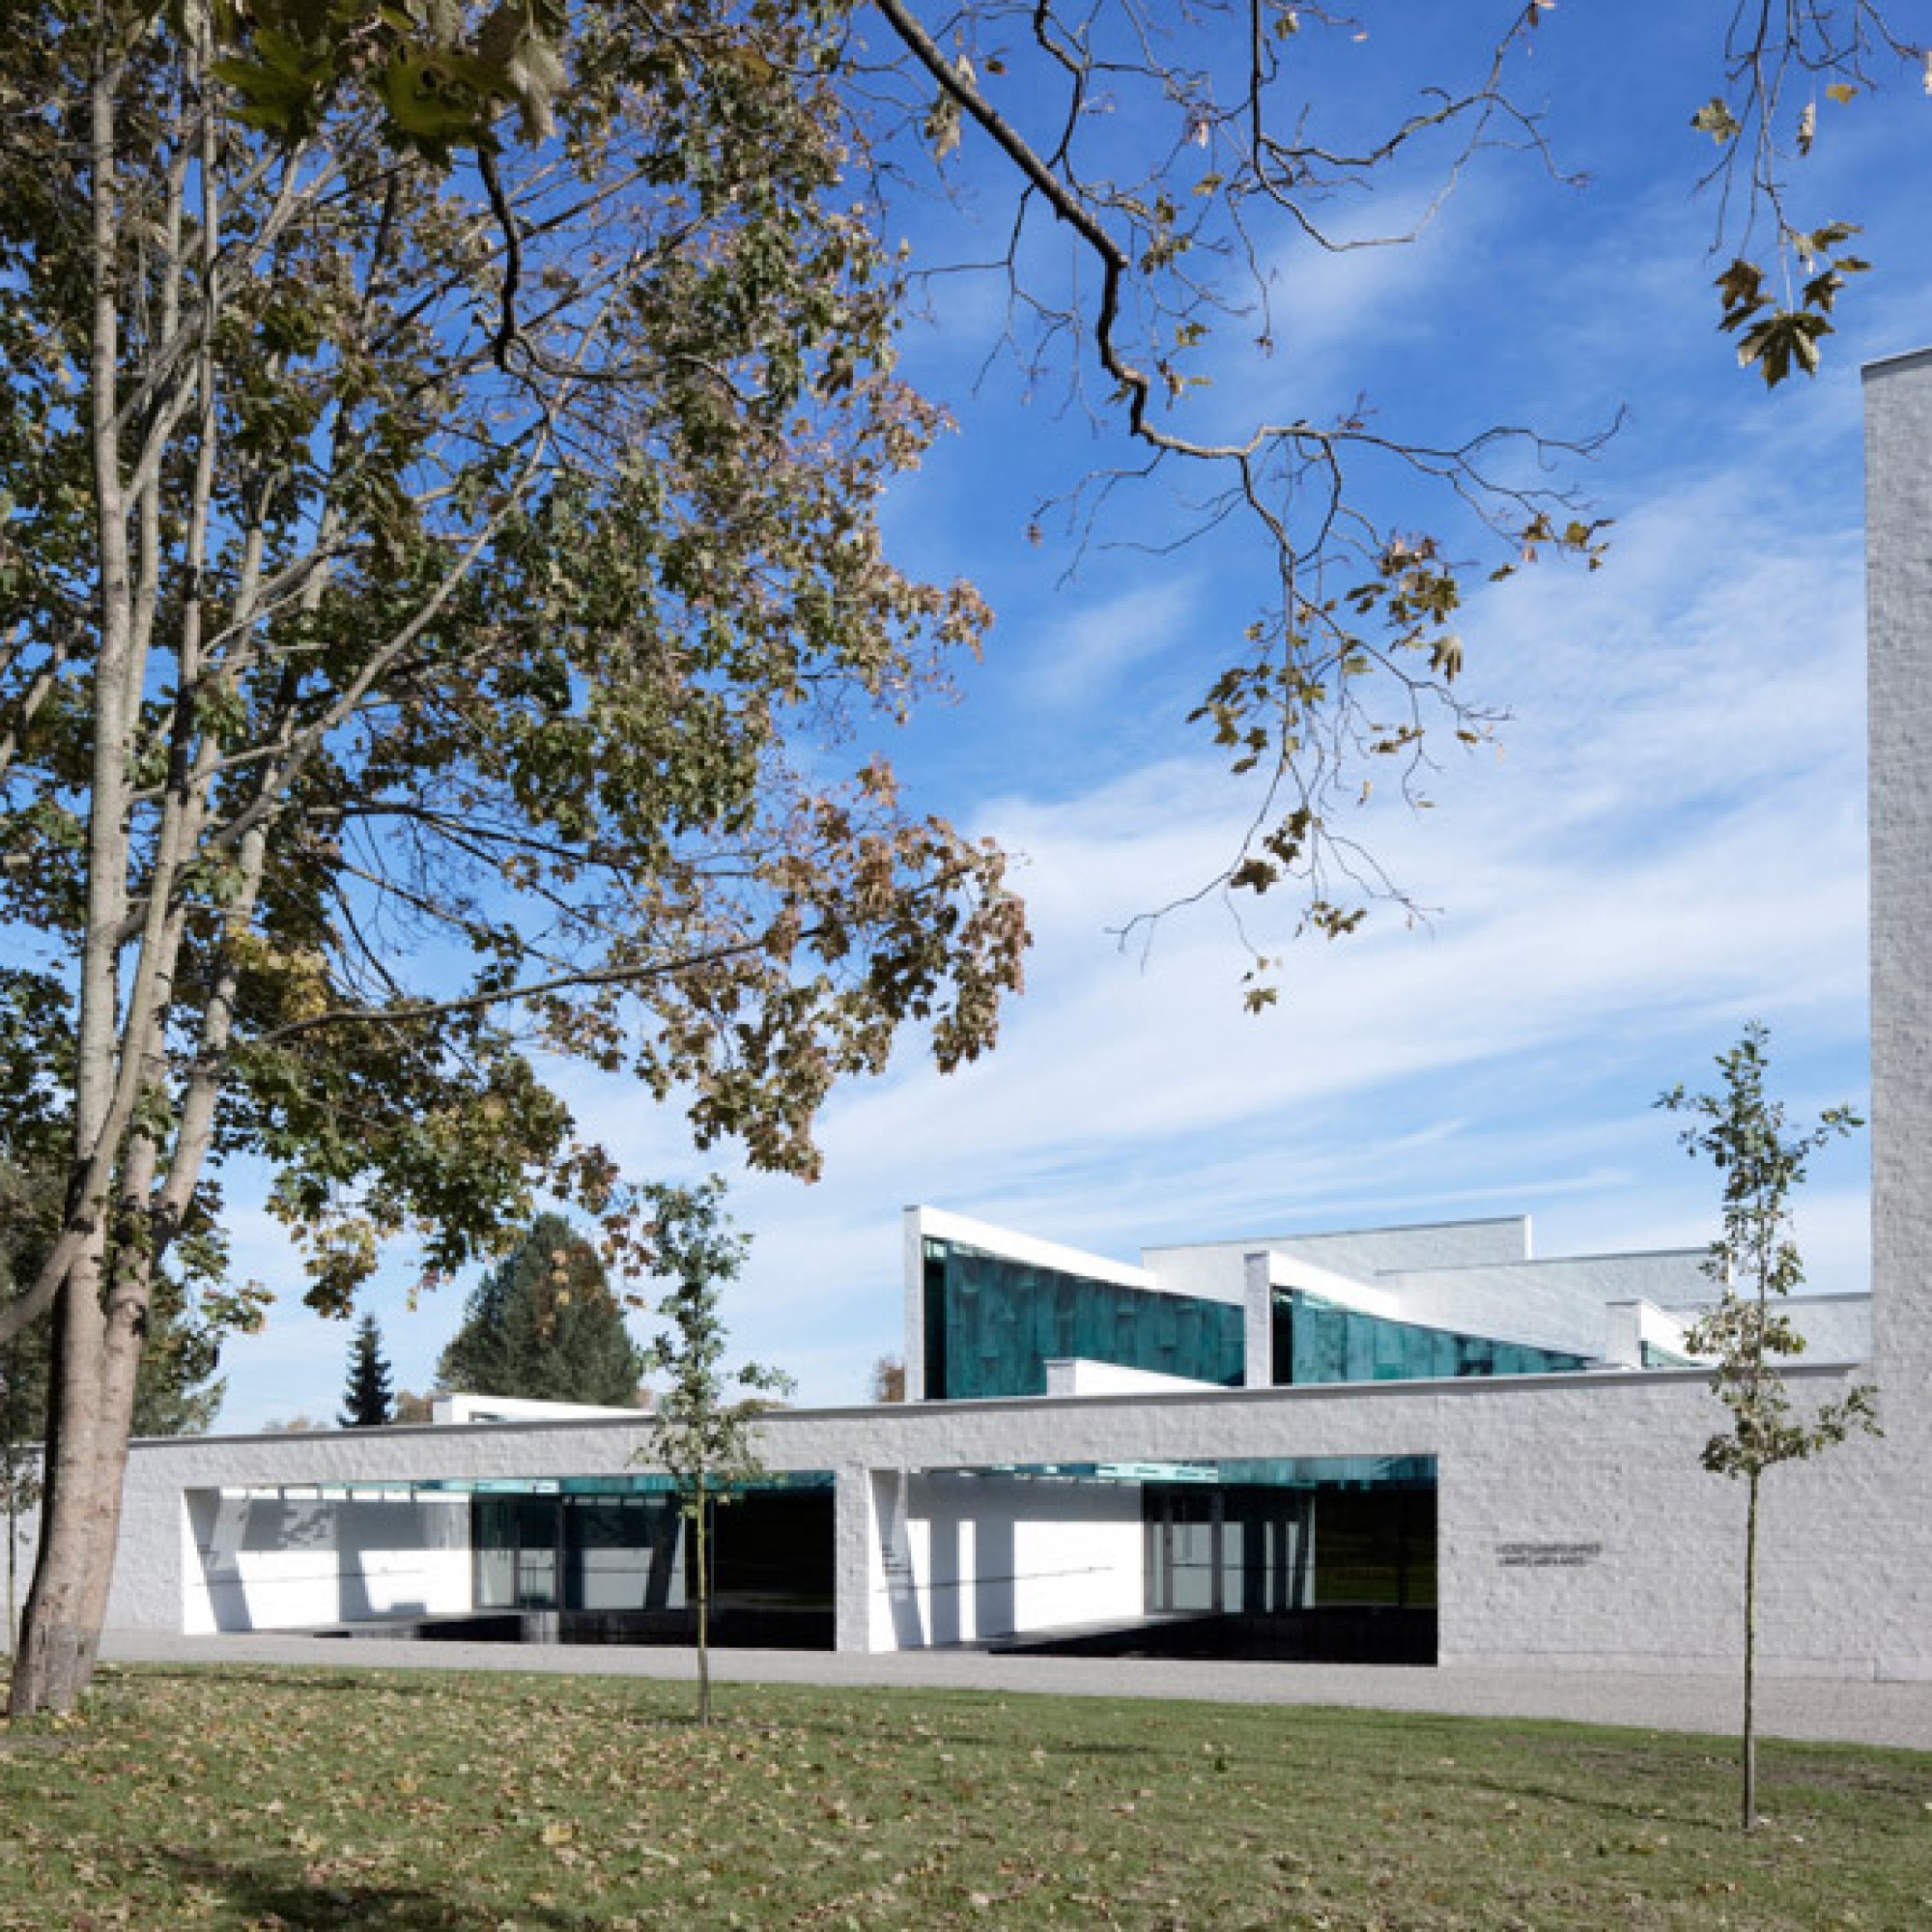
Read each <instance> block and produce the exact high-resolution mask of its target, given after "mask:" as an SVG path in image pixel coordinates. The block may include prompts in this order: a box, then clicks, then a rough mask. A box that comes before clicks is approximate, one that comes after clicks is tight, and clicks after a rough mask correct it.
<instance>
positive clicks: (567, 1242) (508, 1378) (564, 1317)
mask: <svg viewBox="0 0 1932 1932" xmlns="http://www.w3.org/2000/svg"><path fill="white" fill-rule="evenodd" d="M642 1374H643V1357H642V1354H641V1352H640V1350H639V1348H638V1346H637V1344H636V1343H635V1342H633V1341H632V1340H631V1336H630V1331H629V1330H628V1329H627V1328H626V1327H625V1326H624V1312H623V1310H622V1309H621V1308H620V1307H618V1305H617V1301H616V1297H615V1296H614V1295H612V1294H611V1289H610V1284H609V1283H608V1282H607V1281H606V1280H605V1276H604V1264H603V1263H602V1262H601V1261H600V1260H599V1259H598V1257H597V1251H596V1250H595V1249H594V1248H593V1247H592V1246H591V1245H590V1243H589V1242H588V1241H586V1240H585V1239H584V1238H583V1236H582V1235H580V1234H579V1233H578V1232H577V1230H576V1229H574V1228H573V1227H572V1226H571V1225H570V1223H569V1222H568V1221H566V1220H565V1219H564V1218H563V1216H562V1215H560V1214H540V1215H538V1217H537V1218H536V1220H535V1221H534V1222H533V1223H532V1224H531V1226H530V1232H529V1233H528V1234H527V1235H526V1236H524V1239H523V1240H522V1242H520V1243H519V1245H518V1246H517V1247H516V1249H515V1250H514V1251H513V1252H512V1253H511V1254H510V1255H509V1256H508V1257H507V1258H506V1259H505V1260H504V1261H502V1262H501V1263H499V1264H498V1265H497V1266H496V1267H495V1268H493V1269H492V1270H491V1271H490V1272H489V1273H488V1274H487V1275H485V1276H484V1277H483V1280H482V1281H481V1282H480V1283H479V1284H478V1285H477V1287H476V1289H475V1291H474V1293H471V1295H470V1297H469V1301H468V1302H467V1303H466V1304H465V1307H464V1311H463V1325H462V1327H460V1328H459V1329H458V1330H457V1331H456V1334H455V1335H454V1336H453V1337H452V1338H451V1340H450V1343H449V1346H448V1347H447V1348H446V1349H445V1350H443V1351H442V1359H441V1361H440V1363H439V1364H438V1365H437V1379H438V1381H439V1382H440V1385H441V1386H442V1387H444V1388H447V1389H460V1390H462V1391H463V1392H464V1393H466V1394H469V1395H499V1396H521V1397H523V1398H525V1399H526V1400H529V1401H535V1402H582V1403H594V1404H597V1405H599V1406H605V1407H611V1408H626V1407H632V1406H636V1404H637V1401H638V1383H639V1378H640V1377H641V1376H642Z"/></svg>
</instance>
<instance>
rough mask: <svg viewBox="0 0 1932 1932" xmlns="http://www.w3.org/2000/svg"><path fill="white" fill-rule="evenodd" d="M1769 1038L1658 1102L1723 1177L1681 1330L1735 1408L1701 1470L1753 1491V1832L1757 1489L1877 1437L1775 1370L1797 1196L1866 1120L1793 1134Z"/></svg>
mask: <svg viewBox="0 0 1932 1932" xmlns="http://www.w3.org/2000/svg"><path fill="white" fill-rule="evenodd" d="M1769 1038H1770V1036H1769V1034H1768V1033H1767V1032H1766V1030H1765V1028H1764V1027H1763V1026H1761V1025H1759V1024H1758V1023H1757V1022H1756V1021H1752V1022H1751V1023H1749V1024H1748V1025H1747V1026H1746V1028H1745V1030H1744V1034H1743V1037H1741V1038H1740V1039H1739V1041H1738V1043H1737V1045H1736V1046H1734V1047H1733V1048H1732V1049H1731V1050H1730V1051H1729V1052H1728V1053H1721V1054H1719V1056H1718V1070H1719V1074H1720V1076H1721V1080H1720V1084H1719V1087H1718V1089H1717V1091H1716V1092H1714V1093H1709V1094H1687V1093H1686V1092H1685V1090H1684V1088H1683V1086H1682V1085H1681V1084H1680V1085H1678V1086H1676V1087H1673V1088H1671V1089H1670V1090H1669V1091H1668V1092H1667V1093H1665V1094H1662V1095H1661V1096H1660V1097H1659V1099H1658V1105H1659V1106H1661V1107H1663V1108H1666V1109H1668V1111H1670V1112H1671V1113H1673V1114H1686V1115H1689V1116H1690V1119H1691V1124H1690V1126H1688V1127H1686V1128H1685V1129H1684V1130H1683V1132H1682V1134H1681V1135H1680V1139H1681V1140H1682V1142H1683V1144H1684V1147H1685V1149H1686V1151H1688V1152H1689V1153H1690V1156H1691V1158H1692V1159H1699V1158H1701V1159H1706V1160H1709V1161H1711V1162H1712V1163H1713V1164H1714V1165H1715V1166H1716V1167H1717V1169H1718V1172H1719V1175H1720V1176H1721V1177H1722V1180H1723V1225H1722V1231H1721V1232H1720V1233H1719V1236H1718V1238H1717V1239H1716V1240H1715V1241H1714V1242H1712V1244H1711V1252H1710V1255H1709V1257H1708V1259H1707V1260H1706V1261H1705V1264H1704V1271H1705V1273H1706V1274H1708V1275H1709V1276H1710V1277H1711V1279H1712V1281H1713V1282H1715V1283H1716V1284H1717V1286H1718V1290H1719V1296H1718V1300H1717V1301H1716V1303H1715V1304H1714V1305H1713V1306H1712V1307H1711V1308H1710V1309H1709V1310H1708V1311H1707V1312H1706V1313H1705V1314H1704V1315H1703V1316H1702V1317H1701V1318H1700V1319H1699V1320H1698V1321H1695V1322H1693V1323H1692V1324H1691V1325H1690V1328H1689V1329H1688V1330H1687V1331H1686V1335H1685V1344H1686V1346H1687V1347H1688V1348H1689V1349H1690V1351H1691V1352H1692V1353H1693V1354H1696V1355H1701V1356H1708V1357H1711V1358H1713V1359H1714V1360H1715V1362H1716V1367H1715V1368H1714V1370H1713V1371H1712V1376H1711V1386H1712V1387H1713V1388H1714V1389H1715V1390H1716V1391H1717V1394H1718V1397H1719V1401H1721V1402H1722V1403H1723V1405H1724V1406H1725V1408H1726V1409H1728V1410H1729V1411H1730V1418H1731V1420H1730V1427H1729V1428H1728V1429H1726V1430H1723V1431H1720V1432H1719V1434H1717V1435H1713V1436H1711V1438H1710V1439H1709V1440H1708V1441H1707V1442H1706V1443H1705V1444H1704V1456H1703V1462H1704V1466H1705V1468H1707V1469H1709V1470H1710V1471H1711V1472H1712V1473H1713V1474H1714V1475H1719V1476H1733V1477H1741V1478H1742V1479H1743V1480H1744V1483H1745V1486H1746V1503H1745V1549H1744V1727H1743V1731H1744V1734H1743V1750H1742V1766H1741V1769H1742V1774H1743V1776H1742V1806H1741V1818H1742V1823H1743V1826H1744V1829H1745V1830H1746V1831H1747V1832H1749V1831H1752V1830H1754V1829H1755V1827H1756V1825H1757V1823H1758V1807H1757V1716H1756V1685H1757V1555H1758V1526H1759V1524H1758V1488H1759V1484H1760V1483H1761V1482H1762V1480H1763V1478H1764V1476H1765V1474H1766V1473H1767V1472H1768V1471H1769V1470H1772V1469H1775V1468H1776V1467H1777V1466H1778V1465H1779V1464H1780V1463H1796V1462H1803V1461H1804V1460H1806V1459H1807V1458H1809V1457H1812V1456H1816V1455H1818V1454H1820V1453H1821V1452H1822V1451H1824V1450H1826V1449H1830V1448H1832V1447H1833V1446H1834V1445H1836V1444H1837V1443H1840V1442H1842V1441H1843V1440H1844V1439H1845V1437H1846V1436H1847V1435H1850V1434H1851V1433H1852V1431H1853V1430H1855V1429H1861V1430H1864V1431H1866V1432H1868V1433H1869V1434H1871V1435H1878V1434H1879V1433H1880V1431H1879V1427H1878V1422H1877V1419H1876V1417H1875V1416H1874V1414H1873V1412H1872V1391H1871V1390H1870V1389H1869V1388H1868V1387H1863V1386H1858V1387H1853V1388H1850V1389H1848V1390H1847V1391H1846V1392H1845V1393H1844V1394H1843V1395H1842V1396H1840V1397H1838V1398H1837V1399H1836V1400H1835V1401H1833V1402H1827V1403H1822V1404H1820V1405H1818V1406H1816V1407H1814V1408H1813V1409H1811V1410H1810V1412H1809V1413H1808V1414H1803V1415H1801V1414H1800V1413H1799V1412H1798V1410H1797V1409H1795V1408H1794V1407H1793V1406H1792V1402H1791V1394H1790V1389H1789V1386H1788V1384H1787V1383H1786V1381H1785V1379H1784V1377H1783V1375H1782V1374H1781V1373H1780V1372H1779V1370H1778V1367H1777V1364H1778V1361H1779V1360H1780V1359H1782V1358H1786V1357H1789V1356H1793V1355H1797V1354H1800V1353H1802V1352H1803V1350H1804V1337H1803V1336H1801V1335H1800V1334H1799V1333H1798V1331H1797V1329H1796V1328H1794V1327H1793V1326H1792V1324H1791V1322H1790V1321H1789V1320H1788V1319H1787V1318H1786V1317H1785V1316H1783V1315H1782V1314H1780V1313H1779V1312H1778V1310H1777V1308H1776V1305H1775V1304H1776V1301H1778V1300H1780V1299H1781V1298H1782V1297H1783V1296H1785V1295H1788V1294H1789V1293H1791V1292H1792V1291H1793V1290H1794V1289H1795V1288H1797V1287H1799V1286H1800V1285H1801V1284H1802V1283H1803V1282H1804V1263H1803V1262H1802V1260H1801V1259H1800V1257H1799V1253H1798V1244H1797V1242H1796V1241H1795V1240H1794V1239H1793V1238H1792V1224H1791V1196H1792V1194H1793V1192H1794V1191H1795V1190H1796V1189H1797V1188H1798V1187H1800V1186H1802V1185H1803V1184H1804V1177H1805V1168H1806V1164H1807V1162H1808V1161H1809V1159H1810V1157H1811V1155H1812V1154H1814V1153H1815V1152H1817V1151H1818V1150H1819V1149H1820V1148H1822V1147H1825V1146H1827V1145H1829V1144H1830V1143H1831V1142H1832V1141H1833V1140H1836V1139H1838V1138H1839V1137H1840V1136H1842V1135H1845V1134H1849V1133H1853V1132H1855V1131H1856V1130H1857V1129H1858V1128H1859V1127H1861V1126H1862V1125H1863V1124H1864V1123H1863V1122H1861V1120H1860V1119H1859V1118H1858V1116H1857V1115H1855V1114H1854V1113H1853V1112H1852V1111H1851V1109H1850V1108H1848V1107H1828V1108H1826V1110H1825V1111H1824V1112H1823V1113H1822V1114H1821V1115H1820V1116H1819V1117H1818V1120H1817V1122H1815V1123H1814V1124H1813V1125H1811V1126H1808V1127H1793V1126H1791V1125H1790V1124H1789V1122H1788V1120H1787V1116H1786V1112H1785V1107H1784V1103H1783V1101H1781V1100H1776V1099H1774V1098H1773V1097H1772V1096H1771V1095H1770V1094H1769V1093H1768V1092H1767V1091H1766V1085H1765V1083H1766V1076H1767V1072H1768V1065H1767V1060H1766V1047H1767V1044H1768V1042H1769Z"/></svg>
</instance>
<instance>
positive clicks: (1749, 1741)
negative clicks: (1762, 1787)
mask: <svg viewBox="0 0 1932 1932" xmlns="http://www.w3.org/2000/svg"><path fill="white" fill-rule="evenodd" d="M1757 1484H1758V1474H1757V1471H1756V1470H1755V1469H1753V1470H1752V1471H1751V1472H1750V1484H1749V1489H1748V1492H1747V1502H1746V1505H1745V1724H1744V1752H1743V1759H1744V1786H1745V1789H1744V1828H1745V1830H1746V1831H1747V1832H1748V1831H1751V1830H1752V1829H1754V1828H1755V1826H1756V1824H1757Z"/></svg>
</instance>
